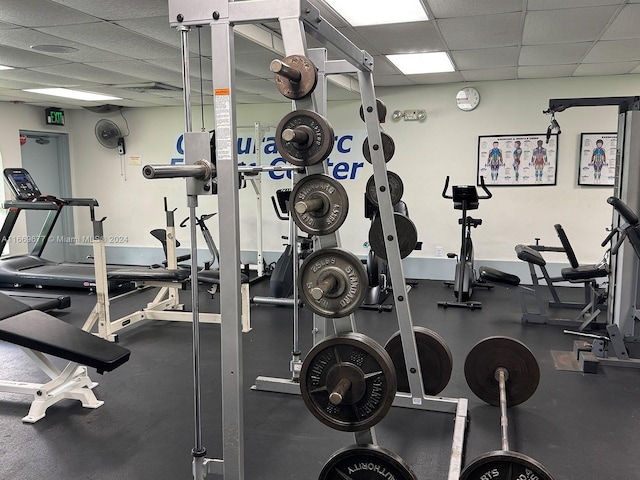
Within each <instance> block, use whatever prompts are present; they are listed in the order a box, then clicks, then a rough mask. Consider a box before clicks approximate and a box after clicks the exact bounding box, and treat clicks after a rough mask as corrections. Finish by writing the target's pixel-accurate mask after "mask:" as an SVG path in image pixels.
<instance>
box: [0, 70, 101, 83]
mask: <svg viewBox="0 0 640 480" xmlns="http://www.w3.org/2000/svg"><path fill="white" fill-rule="evenodd" d="M0 78H3V79H11V80H17V81H23V82H31V83H35V84H38V85H40V86H46V87H73V86H87V85H95V84H94V83H93V82H86V81H83V80H80V79H78V78H71V77H65V76H59V75H51V74H49V73H42V72H38V71H36V70H26V69H24V70H23V69H18V70H3V71H2V72H0Z"/></svg>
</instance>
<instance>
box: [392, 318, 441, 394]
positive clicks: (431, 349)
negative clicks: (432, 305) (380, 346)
mask: <svg viewBox="0 0 640 480" xmlns="http://www.w3.org/2000/svg"><path fill="white" fill-rule="evenodd" d="M413 333H414V335H415V337H416V348H417V350H418V361H419V362H420V371H421V372H422V385H423V387H424V393H426V394H427V395H437V394H438V393H440V392H441V391H442V390H444V388H445V387H446V386H447V384H448V383H449V379H450V378H451V371H452V370H453V356H452V355H451V350H450V349H449V347H448V346H447V344H446V343H445V341H444V339H443V338H442V337H441V336H440V335H438V334H437V333H436V332H434V331H433V330H429V329H428V328H424V327H413ZM384 349H385V350H386V351H387V353H388V354H389V356H390V357H391V360H392V361H393V364H394V365H395V367H396V377H397V379H398V391H399V392H407V393H409V392H410V389H409V377H408V376H407V364H406V363H405V361H404V349H403V348H402V338H400V332H399V331H398V332H396V333H394V334H393V335H392V336H391V338H390V339H389V340H388V341H387V343H386V345H385V346H384Z"/></svg>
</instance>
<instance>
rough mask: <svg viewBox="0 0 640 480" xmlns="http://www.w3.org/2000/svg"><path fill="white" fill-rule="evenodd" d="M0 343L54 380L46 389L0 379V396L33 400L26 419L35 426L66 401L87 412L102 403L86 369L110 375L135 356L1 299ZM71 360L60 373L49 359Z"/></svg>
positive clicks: (2, 296) (52, 318) (38, 312)
mask: <svg viewBox="0 0 640 480" xmlns="http://www.w3.org/2000/svg"><path fill="white" fill-rule="evenodd" d="M0 340H2V341H5V342H7V343H12V344H14V345H18V346H19V347H21V348H22V349H23V350H24V351H25V353H26V354H27V355H28V356H29V357H30V358H31V359H32V360H33V361H34V362H35V363H36V364H37V365H38V366H39V367H40V368H41V369H42V371H43V372H44V373H46V374H47V376H49V378H51V380H50V381H49V382H47V383H44V384H36V383H28V382H22V381H20V382H16V381H8V380H0V391H2V392H9V393H19V394H27V395H33V400H32V402H31V408H30V410H29V414H28V415H27V416H26V417H24V418H23V419H22V421H23V422H26V423H35V422H37V421H38V420H40V419H41V418H43V417H44V416H45V412H46V410H47V408H48V407H50V406H51V405H53V404H55V403H57V402H59V401H60V400H62V399H65V398H67V399H75V400H80V401H81V402H82V406H83V407H86V408H98V407H100V406H101V405H103V404H104V402H103V401H100V400H98V399H97V398H96V397H95V395H94V393H93V392H92V390H91V389H93V388H94V387H95V386H96V385H98V384H97V383H95V382H92V381H91V379H90V378H89V377H88V375H87V367H92V368H95V369H96V370H97V371H98V373H103V372H110V371H112V370H114V369H116V368H118V367H119V366H120V365H122V364H123V363H125V362H127V361H128V360H129V356H130V354H131V352H130V351H129V350H128V349H126V348H124V347H122V346H120V345H116V344H113V343H110V342H107V341H106V340H103V339H101V338H98V337H96V336H95V335H92V334H90V333H87V332H85V331H83V330H81V329H79V328H76V327H74V326H72V325H69V324H68V323H66V322H64V321H62V320H60V319H57V318H55V317H52V316H51V315H49V314H46V313H43V312H41V311H38V310H30V309H29V307H28V306H26V305H25V304H23V303H22V302H19V301H17V300H14V299H12V298H10V297H8V296H6V295H2V294H0ZM45 354H47V355H52V356H54V357H58V358H61V359H64V360H68V362H69V363H68V364H67V366H66V367H65V368H64V369H63V370H60V369H59V368H58V367H56V366H55V365H54V364H53V363H52V362H51V360H50V359H49V358H47V357H46V356H45Z"/></svg>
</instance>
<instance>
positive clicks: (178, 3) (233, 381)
mask: <svg viewBox="0 0 640 480" xmlns="http://www.w3.org/2000/svg"><path fill="white" fill-rule="evenodd" d="M169 18H170V24H171V26H172V27H175V28H177V29H178V30H179V31H180V33H181V47H182V59H183V71H182V74H183V84H184V98H183V100H184V106H185V120H186V121H185V126H186V133H185V136H184V143H185V165H183V166H171V167H168V166H164V168H163V166H158V168H156V171H157V173H158V175H157V177H156V178H171V177H185V178H186V179H187V181H186V184H187V198H188V207H189V212H190V220H191V251H192V255H191V261H192V280H191V282H192V285H197V283H198V282H197V275H198V271H197V237H196V230H195V209H196V207H197V203H198V200H197V197H198V195H208V194H211V191H212V189H211V177H212V165H211V160H212V159H211V158H210V149H209V136H208V133H207V132H202V133H196V132H192V131H191V111H190V104H189V103H190V79H189V47H188V32H189V29H190V27H192V26H202V25H209V26H210V29H211V42H212V45H213V46H215V48H213V49H212V51H213V53H212V60H213V62H212V63H213V65H214V68H213V77H212V78H213V93H214V104H213V106H214V118H215V128H216V139H215V141H216V171H215V175H217V177H218V179H219V181H218V204H219V221H220V223H221V224H223V225H225V229H224V230H222V231H221V232H220V252H221V255H220V289H221V291H222V293H223V294H222V295H221V298H220V311H221V315H222V319H223V320H222V322H221V345H220V348H221V360H222V367H221V369H222V375H221V377H222V392H221V397H222V436H223V459H224V460H222V459H209V458H206V450H205V448H204V447H203V445H202V432H201V430H202V429H201V415H200V366H199V355H200V354H199V349H200V339H199V322H198V317H199V311H198V310H199V308H198V294H197V289H195V288H193V289H192V303H193V308H192V313H193V359H194V363H193V367H194V420H195V422H194V423H195V447H194V448H193V450H192V456H193V476H194V478H195V479H197V480H200V479H203V478H204V477H205V476H206V475H207V474H221V475H224V478H225V479H227V480H243V479H244V425H243V422H244V416H243V410H242V408H243V407H242V406H243V390H242V380H243V361H242V340H241V322H240V312H241V297H240V287H241V284H240V271H239V268H238V265H240V263H241V262H240V233H239V195H238V182H239V180H238V172H239V167H238V158H237V133H236V132H237V124H236V109H235V105H236V102H235V91H234V83H235V82H234V80H235V66H234V64H235V61H234V26H236V25H240V24H251V23H261V22H268V21H278V22H279V24H280V27H281V32H282V38H283V42H284V47H285V54H286V55H287V56H290V55H305V56H310V58H311V60H312V61H313V62H314V63H315V64H316V66H317V67H318V69H319V72H318V73H319V87H318V88H316V90H315V91H314V93H313V94H312V96H311V97H307V98H304V99H301V100H297V101H294V102H293V105H292V106H293V108H294V109H308V110H314V111H318V112H319V113H320V114H325V113H326V75H330V74H339V73H357V75H358V80H359V83H360V90H361V96H362V104H363V106H364V107H365V108H364V116H365V123H366V126H367V134H368V138H369V145H370V149H371V151H370V153H371V159H372V164H373V168H374V179H375V184H376V189H377V190H378V201H379V209H380V217H381V222H382V228H383V232H384V237H385V247H386V251H387V255H388V263H389V269H390V275H391V281H392V284H394V285H404V284H405V279H404V273H403V269H402V263H401V257H400V251H399V246H398V238H397V232H396V227H395V222H394V216H393V207H392V204H391V197H390V190H389V185H388V180H387V175H386V166H385V160H384V156H383V150H382V148H380V146H381V145H382V139H381V132H380V125H379V123H378V119H377V111H376V99H375V92H374V87H373V59H372V57H371V56H370V55H369V54H368V53H367V52H365V51H363V50H361V49H358V48H357V47H356V46H355V45H354V44H353V43H351V42H350V41H349V40H348V39H347V38H346V37H344V35H342V34H341V33H340V32H339V31H338V30H337V29H335V28H334V27H333V26H332V25H330V24H329V23H328V22H327V21H326V20H325V19H324V18H322V17H321V16H320V13H319V10H318V9H317V8H316V7H315V6H314V5H313V4H311V3H310V2H309V1H307V0H247V1H242V2H234V1H233V0H211V1H209V2H202V1H199V0H169ZM305 28H306V30H305ZM305 31H306V33H308V34H310V35H311V36H313V37H314V38H317V39H318V40H320V42H322V43H325V44H326V43H329V44H332V45H333V46H334V47H336V49H337V50H338V51H339V52H340V53H341V54H342V56H343V57H344V58H345V60H332V61H328V60H327V53H326V50H325V49H315V50H313V51H311V52H309V54H307V48H306V37H305ZM318 107H319V108H318ZM292 170H293V169H292ZM325 170H326V165H325V163H324V162H322V163H321V164H319V165H318V164H316V165H313V166H311V167H307V173H308V174H314V173H325ZM298 176H299V174H297V173H294V180H295V179H296V178H297V177H298ZM314 246H315V249H319V248H330V247H338V246H340V239H339V236H338V234H337V233H333V234H331V235H324V236H321V237H316V238H315V241H314ZM394 301H395V306H396V312H397V315H398V324H399V327H400V336H401V340H402V344H403V347H404V352H405V362H406V366H407V371H408V379H409V387H410V391H411V392H412V393H409V394H406V393H405V394H398V395H397V396H396V399H395V402H394V405H397V406H403V407H408V408H420V409H425V410H431V411H438V412H449V413H455V416H456V420H455V427H454V438H453V446H452V455H451V464H450V471H449V477H448V478H449V479H451V480H452V479H454V478H458V476H459V473H460V466H461V462H462V448H463V443H464V431H465V426H466V420H467V400H466V399H462V398H461V399H447V398H442V397H429V396H426V395H425V394H424V389H423V385H422V375H421V371H420V363H419V361H418V355H417V348H416V341H415V336H414V332H413V323H412V320H411V311H410V307H409V302H408V299H407V297H406V293H405V292H396V294H395V296H394ZM332 323H333V325H331V322H330V320H329V319H326V318H321V317H318V316H314V324H315V326H316V328H317V331H318V334H317V338H320V339H322V338H324V336H326V335H328V334H329V332H330V331H331V330H332V329H334V330H335V332H336V333H346V332H352V331H355V319H354V316H353V315H350V316H349V317H344V318H338V319H334V320H333V322H332ZM355 436H356V442H357V443H377V442H376V441H375V433H374V432H373V429H369V430H368V431H364V432H358V433H355Z"/></svg>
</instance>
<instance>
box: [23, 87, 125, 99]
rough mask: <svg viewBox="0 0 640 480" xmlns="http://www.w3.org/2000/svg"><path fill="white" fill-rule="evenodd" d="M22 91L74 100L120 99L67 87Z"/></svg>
mask: <svg viewBox="0 0 640 480" xmlns="http://www.w3.org/2000/svg"><path fill="white" fill-rule="evenodd" d="M23 92H31V93H40V94H42V95H51V96H53V97H64V98H73V99H75V100H87V101H90V102H91V101H98V102H100V101H103V100H122V98H120V97H114V96H112V95H103V94H101V93H94V92H83V91H80V90H71V89H69V88H27V89H25V90H23Z"/></svg>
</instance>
